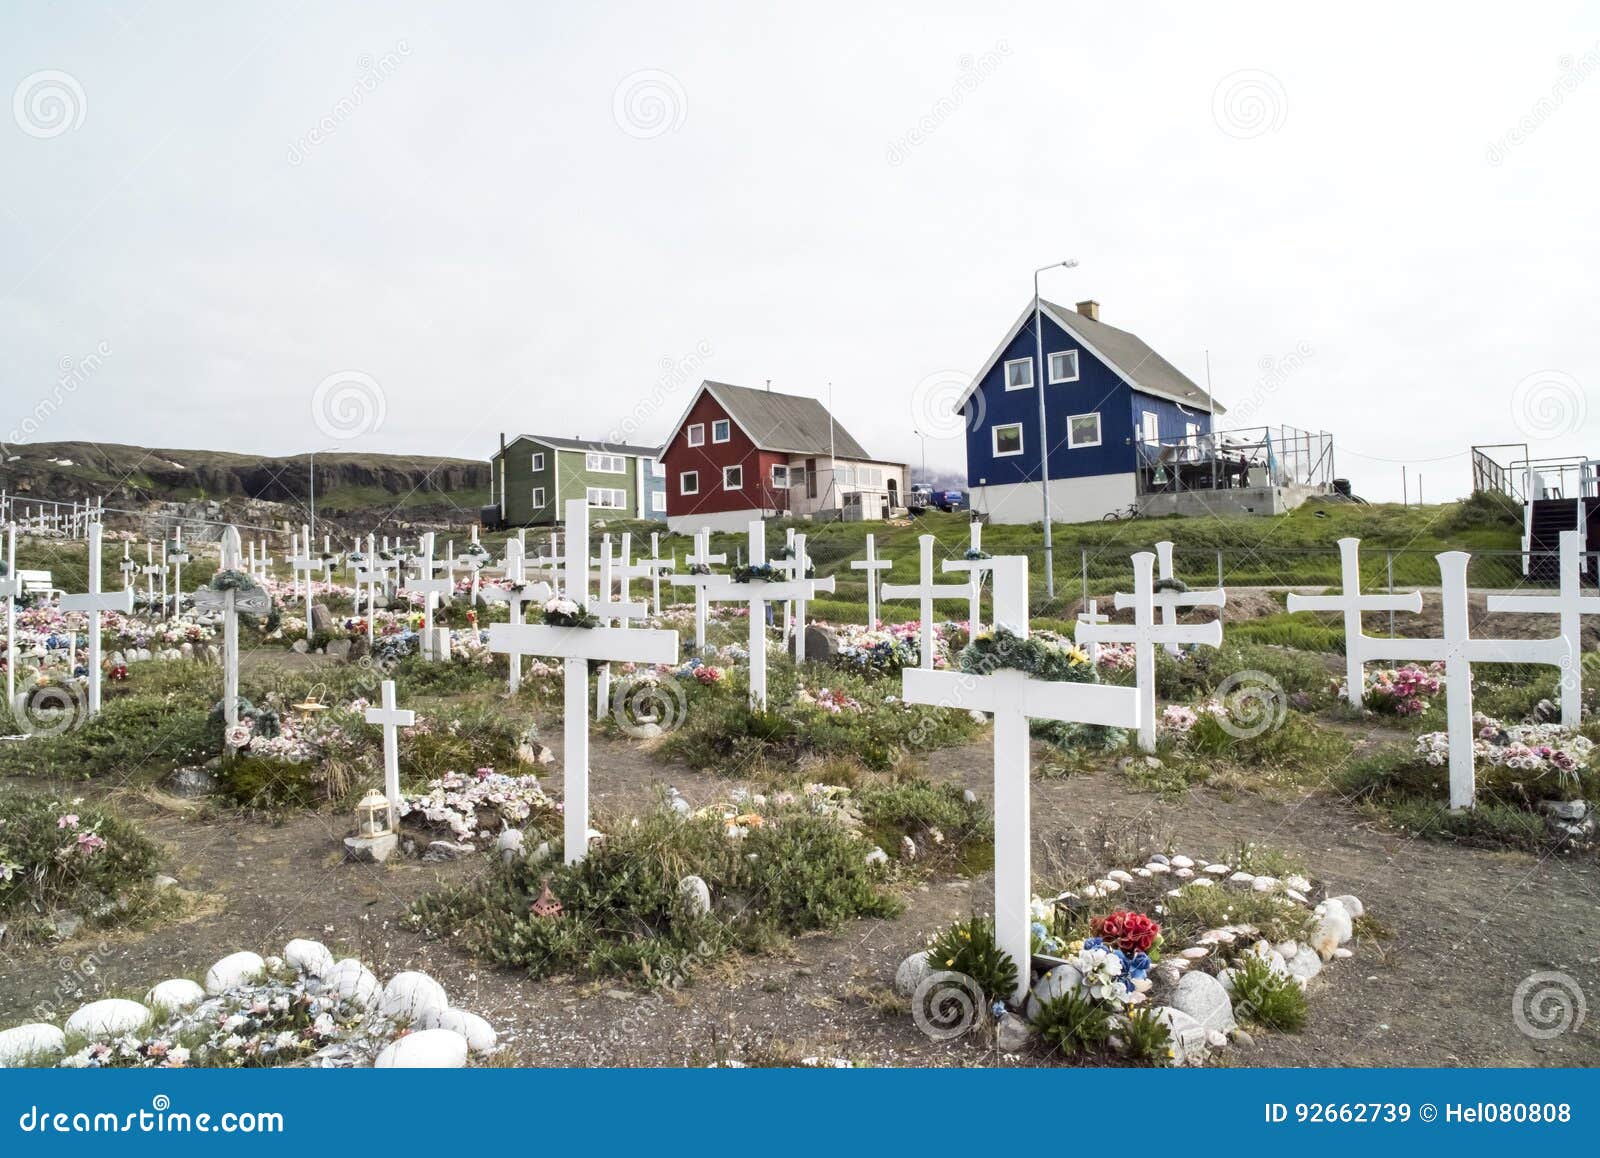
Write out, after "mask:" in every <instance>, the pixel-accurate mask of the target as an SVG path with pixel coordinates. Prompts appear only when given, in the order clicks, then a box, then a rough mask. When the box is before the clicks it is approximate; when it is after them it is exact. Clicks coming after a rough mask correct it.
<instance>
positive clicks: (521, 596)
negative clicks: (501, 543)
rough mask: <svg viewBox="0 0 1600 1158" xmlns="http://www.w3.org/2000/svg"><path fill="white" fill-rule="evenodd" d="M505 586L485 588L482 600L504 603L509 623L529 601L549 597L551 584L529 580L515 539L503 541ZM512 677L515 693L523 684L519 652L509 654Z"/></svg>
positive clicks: (521, 617)
mask: <svg viewBox="0 0 1600 1158" xmlns="http://www.w3.org/2000/svg"><path fill="white" fill-rule="evenodd" d="M505 584H506V585H505V586H504V587H485V588H484V589H483V592H482V594H483V599H484V602H485V603H504V604H505V605H506V610H507V612H508V614H509V616H510V621H511V622H512V623H517V624H520V623H522V622H524V618H525V616H526V614H527V613H526V611H525V610H524V608H525V607H526V606H527V604H529V603H543V602H544V601H545V600H547V599H549V598H550V585H549V584H548V583H532V584H530V583H529V582H528V576H527V572H526V571H525V570H524V568H523V566H522V543H521V542H520V541H519V540H517V539H510V540H508V541H507V542H506V559H505ZM510 658H511V677H510V680H509V683H508V687H509V689H510V690H511V691H513V692H515V691H516V690H517V688H519V687H521V686H522V655H521V653H520V652H516V651H513V652H511V653H510Z"/></svg>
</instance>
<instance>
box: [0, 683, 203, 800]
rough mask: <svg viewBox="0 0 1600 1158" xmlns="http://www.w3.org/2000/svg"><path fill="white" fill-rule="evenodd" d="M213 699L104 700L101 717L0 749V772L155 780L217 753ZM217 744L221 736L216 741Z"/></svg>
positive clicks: (196, 691) (190, 694)
mask: <svg viewBox="0 0 1600 1158" xmlns="http://www.w3.org/2000/svg"><path fill="white" fill-rule="evenodd" d="M211 705H212V700H211V698H210V696H209V694H208V693H207V692H206V691H205V689H203V688H199V687H196V688H191V689H188V690H186V691H182V692H177V691H174V692H169V693H167V694H165V695H143V694H134V695H119V696H116V697H113V698H108V699H107V700H106V701H105V703H104V704H103V705H102V706H101V710H100V714H99V715H97V716H95V717H94V718H93V719H90V720H87V721H85V722H84V723H83V724H82V725H81V726H80V727H77V728H75V729H73V730H71V731H67V732H62V733H61V734H59V735H55V736H37V737H35V738H33V739H30V740H27V741H24V742H19V743H13V744H6V745H3V746H0V773H5V774H12V775H18V774H20V775H36V776H49V777H52V778H61V777H65V776H78V777H82V778H83V779H86V780H93V779H96V778H98V777H101V776H115V777H117V778H118V779H133V778H135V777H134V773H136V772H138V771H140V770H144V771H145V772H147V773H148V774H149V778H151V779H154V778H158V777H159V776H161V775H164V774H165V773H167V772H170V771H171V770H172V769H173V768H176V767H178V766H179V765H180V764H191V763H196V762H199V761H202V760H206V759H208V758H209V757H211V756H212V755H214V754H215V753H216V752H217V750H218V745H216V744H213V736H212V729H211V727H210V725H209V723H208V721H207V716H208V715H209V713H210V711H211ZM217 740H218V741H219V742H220V736H218V737H217Z"/></svg>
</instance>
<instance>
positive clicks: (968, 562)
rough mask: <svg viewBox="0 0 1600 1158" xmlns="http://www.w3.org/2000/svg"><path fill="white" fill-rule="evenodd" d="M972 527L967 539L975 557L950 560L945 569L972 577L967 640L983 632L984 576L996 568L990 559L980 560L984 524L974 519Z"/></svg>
mask: <svg viewBox="0 0 1600 1158" xmlns="http://www.w3.org/2000/svg"><path fill="white" fill-rule="evenodd" d="M970 525H971V530H970V531H969V532H968V533H967V537H968V542H969V553H970V554H971V555H972V556H973V557H972V558H970V559H967V558H962V559H951V560H948V561H946V563H945V564H944V569H945V570H946V571H965V572H967V573H968V575H969V576H971V579H970V581H969V583H968V585H967V638H968V639H973V638H976V637H977V636H978V635H979V634H981V633H982V631H983V575H984V572H986V571H992V570H994V568H993V567H992V566H990V561H989V560H988V559H982V558H978V556H979V555H981V554H982V553H983V524H982V523H980V522H978V521H977V520H976V519H974V520H973V521H972V523H971V524H970Z"/></svg>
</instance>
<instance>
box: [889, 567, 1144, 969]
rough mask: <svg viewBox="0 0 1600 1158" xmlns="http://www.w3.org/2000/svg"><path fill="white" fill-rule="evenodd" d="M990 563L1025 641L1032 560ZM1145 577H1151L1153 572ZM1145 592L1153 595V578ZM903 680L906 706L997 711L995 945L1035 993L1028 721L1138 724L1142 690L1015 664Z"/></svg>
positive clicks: (998, 619)
mask: <svg viewBox="0 0 1600 1158" xmlns="http://www.w3.org/2000/svg"><path fill="white" fill-rule="evenodd" d="M1146 558H1148V556H1146ZM985 562H988V563H990V564H991V568H990V569H991V570H992V571H993V573H994V594H993V597H992V598H993V605H994V622H995V627H996V628H1002V627H1003V628H1005V629H1007V630H1009V631H1010V632H1012V633H1013V634H1015V635H1017V636H1019V637H1023V638H1026V637H1027V634H1028V561H1027V559H1026V558H1024V557H1022V556H1020V555H1010V556H1002V557H1000V558H996V559H991V560H985ZM1146 574H1147V577H1148V571H1147V572H1146ZM1145 591H1146V593H1147V594H1148V592H1149V586H1148V582H1147V585H1146V587H1145ZM963 593H964V592H963ZM903 679H904V689H903V690H904V695H905V700H906V702H907V703H912V704H932V705H935V706H938V707H945V708H953V709H958V710H963V711H973V710H977V711H985V712H992V713H993V714H994V821H995V832H994V838H995V839H994V919H995V943H996V944H997V945H998V946H999V948H1000V949H1001V951H1002V952H1005V953H1007V954H1009V955H1010V957H1011V959H1012V960H1013V961H1014V962H1016V965H1017V987H1016V990H1015V992H1014V993H1012V994H1011V996H1012V997H1014V998H1017V999H1020V998H1021V997H1022V996H1023V995H1025V994H1026V993H1027V991H1028V986H1029V983H1030V980H1031V977H1030V965H1031V963H1032V960H1033V952H1032V931H1031V930H1032V920H1031V917H1030V915H1029V911H1028V905H1029V902H1030V900H1031V899H1032V894H1033V888H1032V865H1031V861H1032V827H1031V818H1030V812H1031V802H1030V799H1029V777H1030V768H1029V763H1030V759H1029V756H1030V753H1029V747H1028V722H1029V721H1030V720H1060V721H1063V722H1071V723H1082V724H1103V725H1105V726H1107V727H1113V728H1134V727H1137V726H1138V724H1139V720H1140V706H1139V694H1138V691H1137V690H1136V689H1134V688H1125V687H1113V686H1110V685H1103V684H1088V683H1084V684H1079V683H1064V682H1051V681H1047V680H1039V679H1035V678H1034V677H1032V676H1030V675H1028V674H1026V673H1025V672H1021V671H1017V670H1014V669H1011V668H998V669H995V670H992V671H987V672H982V673H979V672H963V671H926V670H917V669H912V670H908V671H906V672H905V673H904V676H903Z"/></svg>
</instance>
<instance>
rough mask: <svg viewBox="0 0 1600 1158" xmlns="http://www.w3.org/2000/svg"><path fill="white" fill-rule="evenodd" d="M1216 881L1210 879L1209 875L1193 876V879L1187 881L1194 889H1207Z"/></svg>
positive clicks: (1214, 884) (1213, 885)
mask: <svg viewBox="0 0 1600 1158" xmlns="http://www.w3.org/2000/svg"><path fill="white" fill-rule="evenodd" d="M1216 883H1217V882H1216V881H1214V880H1212V879H1211V878H1210V877H1195V878H1194V880H1192V881H1190V882H1189V887H1190V888H1195V889H1209V888H1213V887H1215V886H1216Z"/></svg>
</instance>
